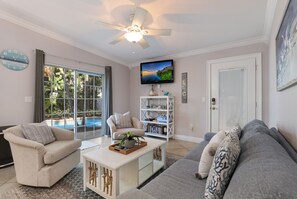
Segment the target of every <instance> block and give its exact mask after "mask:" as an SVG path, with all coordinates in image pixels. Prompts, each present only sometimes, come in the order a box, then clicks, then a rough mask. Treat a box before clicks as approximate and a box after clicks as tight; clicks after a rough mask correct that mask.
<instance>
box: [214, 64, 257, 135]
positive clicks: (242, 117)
mask: <svg viewBox="0 0 297 199" xmlns="http://www.w3.org/2000/svg"><path fill="white" fill-rule="evenodd" d="M210 67H211V69H210V72H211V74H210V78H211V81H210V130H211V131H212V132H217V131H219V130H221V129H228V128H230V127H232V126H234V125H236V124H239V125H240V126H241V127H243V125H245V124H246V123H247V122H248V121H250V120H252V119H255V118H256V63H255V59H252V58H249V59H244V60H237V61H230V62H222V63H213V64H211V65H210Z"/></svg>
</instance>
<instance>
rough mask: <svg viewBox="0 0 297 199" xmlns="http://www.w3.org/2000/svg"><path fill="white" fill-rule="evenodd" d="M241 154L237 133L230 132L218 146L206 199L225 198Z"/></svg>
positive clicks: (208, 179)
mask: <svg viewBox="0 0 297 199" xmlns="http://www.w3.org/2000/svg"><path fill="white" fill-rule="evenodd" d="M239 154H240V143H239V138H238V135H237V134H236V132H230V133H229V134H228V135H227V136H226V137H225V138H224V140H223V141H222V142H221V143H220V145H219V146H218V149H217V151H216V154H215V157H214V159H213V162H212V166H211V169H210V172H209V175H208V178H207V181H206V187H205V195H204V196H205V198H208V199H210V198H211V199H217V198H223V196H224V193H225V191H226V189H227V187H228V184H229V182H230V179H231V177H232V174H233V172H234V170H235V167H236V164H237V160H238V157H239Z"/></svg>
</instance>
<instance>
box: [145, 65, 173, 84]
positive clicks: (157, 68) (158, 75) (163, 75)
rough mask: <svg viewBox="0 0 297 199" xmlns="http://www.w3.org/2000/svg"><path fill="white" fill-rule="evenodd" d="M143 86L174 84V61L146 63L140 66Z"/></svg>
mask: <svg viewBox="0 0 297 199" xmlns="http://www.w3.org/2000/svg"><path fill="white" fill-rule="evenodd" d="M140 73H141V84H161V83H172V82H173V80H174V79H173V76H174V70H173V60H164V61H156V62H146V63H141V64H140Z"/></svg>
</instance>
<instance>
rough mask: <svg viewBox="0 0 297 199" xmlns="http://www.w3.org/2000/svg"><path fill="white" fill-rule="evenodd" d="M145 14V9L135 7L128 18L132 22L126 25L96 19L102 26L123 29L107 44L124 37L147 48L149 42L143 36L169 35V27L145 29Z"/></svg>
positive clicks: (116, 41)
mask: <svg viewBox="0 0 297 199" xmlns="http://www.w3.org/2000/svg"><path fill="white" fill-rule="evenodd" d="M146 16H147V11H146V10H145V9H143V8H140V7H137V8H136V11H135V13H134V14H132V15H131V17H130V20H131V21H132V24H131V25H130V26H128V27H123V26H120V25H114V24H109V23H105V22H102V21H98V23H100V24H102V25H103V26H105V27H107V28H111V29H116V30H120V31H123V32H125V33H123V34H122V35H120V36H119V37H117V38H116V39H114V40H113V41H111V42H110V43H109V44H112V45H114V44H117V43H119V42H121V41H123V40H125V39H127V40H128V41H129V42H132V43H138V44H139V45H140V46H141V47H142V48H144V49H145V48H148V47H149V44H148V42H147V41H146V40H145V39H144V37H143V36H147V35H149V36H170V35H171V29H145V28H143V26H142V25H143V23H144V21H145V18H146Z"/></svg>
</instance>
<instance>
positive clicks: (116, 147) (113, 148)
mask: <svg viewBox="0 0 297 199" xmlns="http://www.w3.org/2000/svg"><path fill="white" fill-rule="evenodd" d="M146 145H147V142H144V141H140V143H138V144H136V145H135V146H134V147H133V148H130V149H127V148H121V147H120V146H119V143H117V144H112V145H110V146H109V147H108V148H109V150H111V151H115V152H118V153H121V154H124V155H127V154H129V153H132V152H133V151H136V150H138V149H140V148H142V147H145V146H146Z"/></svg>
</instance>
